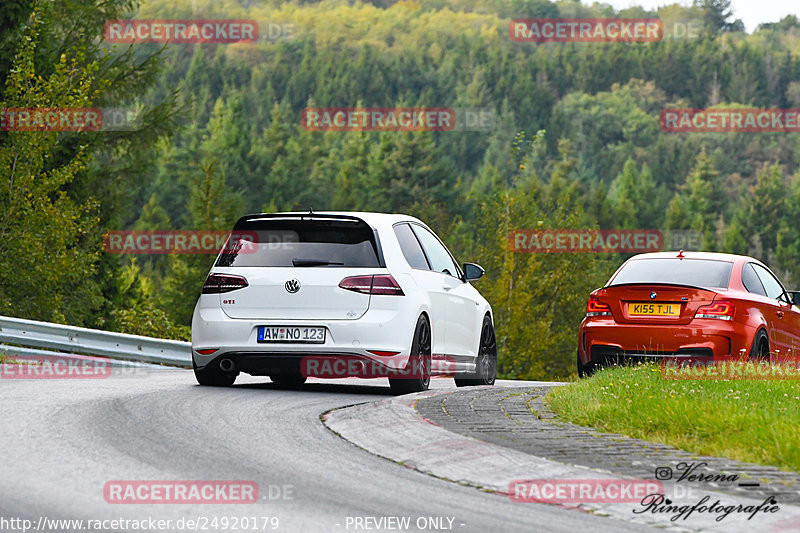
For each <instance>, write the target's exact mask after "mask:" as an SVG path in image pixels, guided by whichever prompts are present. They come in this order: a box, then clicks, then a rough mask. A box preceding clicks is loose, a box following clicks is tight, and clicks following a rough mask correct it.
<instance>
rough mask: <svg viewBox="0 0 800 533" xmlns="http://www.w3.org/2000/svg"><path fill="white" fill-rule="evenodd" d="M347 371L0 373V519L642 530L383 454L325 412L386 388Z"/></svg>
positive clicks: (12, 527) (297, 527) (291, 527)
mask: <svg viewBox="0 0 800 533" xmlns="http://www.w3.org/2000/svg"><path fill="white" fill-rule="evenodd" d="M349 383H352V384H341V382H336V383H332V382H325V381H318V382H315V383H310V384H307V385H305V386H304V387H302V388H300V389H298V390H281V389H277V388H275V386H274V385H272V384H271V383H269V381H268V380H267V379H266V378H263V379H255V378H251V377H249V376H240V378H239V381H238V382H237V385H236V386H235V387H233V388H231V389H215V388H207V387H199V386H197V385H196V384H195V381H194V376H193V375H192V373H191V372H190V371H180V370H156V371H152V370H141V369H140V370H138V371H136V373H135V374H132V375H131V374H129V375H123V376H116V375H115V376H111V377H109V378H106V379H81V380H76V379H72V380H65V379H26V380H19V379H0V406H2V416H0V450H1V452H2V455H1V456H0V530H2V531H22V526H23V525H26V524H25V523H23V522H20V521H17V522H13V521H11V520H12V519H26V520H30V521H31V524H29V526H30V527H31V528H32V529H31V530H35V529H34V528H36V527H37V526H38V527H39V528H40V529H39V530H40V531H42V530H44V531H77V530H82V531H136V530H152V531H159V530H161V531H285V532H306V531H308V532H345V531H456V532H481V533H482V532H488V531H492V532H500V531H508V532H520V531H537V532H538V531H547V532H559V531H564V532H569V533H575V532H576V531H592V532H604V531H608V532H611V531H613V532H617V531H642V530H643V527H642V526H639V525H629V524H627V523H624V522H619V521H615V520H612V519H609V518H604V517H599V516H594V515H591V514H587V513H583V512H578V511H573V510H568V509H562V508H558V507H554V506H548V505H540V504H519V503H514V502H512V501H511V500H510V499H508V498H507V497H503V496H499V495H495V494H490V493H485V492H481V491H479V490H477V489H474V488H470V487H464V486H460V485H458V484H455V483H451V482H448V481H443V480H440V479H436V478H433V477H429V476H426V475H424V474H420V473H418V472H415V471H413V470H410V469H407V468H404V467H403V466H400V465H397V464H395V463H392V462H390V461H388V460H385V459H381V458H379V457H376V456H373V455H371V454H369V453H367V452H365V451H363V450H361V449H359V448H357V447H356V446H354V445H352V444H350V443H348V442H347V441H344V440H342V439H341V438H340V437H338V436H337V435H335V434H333V433H332V432H330V431H329V430H327V429H326V428H325V427H324V426H323V425H322V423H321V422H320V420H319V416H320V414H321V413H323V412H324V411H326V410H328V409H331V408H334V407H339V406H344V405H352V404H356V403H361V402H369V401H375V400H378V399H381V398H383V397H386V396H387V395H388V394H389V388H388V384H387V383H386V382H385V380H375V381H358V380H354V381H350V382H349ZM360 384H368V385H360ZM434 386H435V387H436V388H440V387H445V388H451V387H454V385H453V383H452V380H434ZM118 480H123V481H141V480H246V481H254V482H255V483H257V485H258V488H259V494H260V500H259V501H258V502H256V503H249V504H208V503H197V504H186V503H181V504H164V503H161V504H138V503H137V504H120V503H108V502H107V501H106V499H105V497H104V487H105V486H106V484H107V482H113V481H118ZM390 517H398V518H399V519H400V520H402V519H403V518H405V519H407V520H408V521H409V522H408V523H409V526H408V527H407V528H406V527H405V526H404V524H403V523H402V521H395V520H396V519H394V518H390ZM245 518H247V523H245V520H244V519H245ZM115 519H123V520H128V521H129V522H127V523H125V522H118V523H115V522H111V521H112V520H115ZM149 519H153V520H154V521H155V520H159V519H160V520H171V521H172V522H171V523H170V524H166V523H162V524H158V523H157V522H148V520H149ZM181 519H183V522H182V523H181V522H180V520H181ZM226 519H227V520H226ZM3 520H5V521H6V522H3ZM40 520H41V522H40ZM53 520H83V521H84V522H83V523H82V524H77V523H73V524H71V525H70V524H67V523H61V524H58V523H53V522H52V521H53ZM88 520H92V521H96V520H106V521H107V522H105V523H100V524H98V523H96V522H92V523H90V522H87V521H88ZM188 520H196V521H197V523H195V524H194V526H195V527H189V526H190V525H191V524H188V522H187V521H188ZM132 521H136V522H132ZM138 521H144V522H138ZM265 525H266V526H267V527H264V526H265ZM97 526H101V527H100V529H98V528H97ZM162 526H165V527H163V528H162ZM166 526H169V527H166ZM234 526H235V527H234Z"/></svg>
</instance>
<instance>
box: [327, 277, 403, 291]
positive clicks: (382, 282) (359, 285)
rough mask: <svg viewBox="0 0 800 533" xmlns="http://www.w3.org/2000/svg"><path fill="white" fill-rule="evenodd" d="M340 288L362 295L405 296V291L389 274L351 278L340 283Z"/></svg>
mask: <svg viewBox="0 0 800 533" xmlns="http://www.w3.org/2000/svg"><path fill="white" fill-rule="evenodd" d="M339 287H340V288H342V289H344V290H346V291H353V292H360V293H361V294H387V295H394V296H405V293H404V292H403V289H401V288H400V285H398V284H397V281H395V279H394V278H393V277H392V276H390V275H389V274H379V275H375V276H350V277H347V278H344V279H343V280H342V281H340V282H339Z"/></svg>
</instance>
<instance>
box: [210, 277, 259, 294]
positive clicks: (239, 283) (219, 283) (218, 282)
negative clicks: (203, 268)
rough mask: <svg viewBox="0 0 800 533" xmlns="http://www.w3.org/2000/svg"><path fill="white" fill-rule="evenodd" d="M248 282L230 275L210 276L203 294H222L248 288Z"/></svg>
mask: <svg viewBox="0 0 800 533" xmlns="http://www.w3.org/2000/svg"><path fill="white" fill-rule="evenodd" d="M247 285H248V284H247V280H246V279H245V278H243V277H242V276H233V275H230V274H210V275H209V276H208V277H207V278H206V282H205V283H204V284H203V294H221V293H223V292H231V291H235V290H236V289H243V288H245V287H247Z"/></svg>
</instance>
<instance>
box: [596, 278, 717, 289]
mask: <svg viewBox="0 0 800 533" xmlns="http://www.w3.org/2000/svg"><path fill="white" fill-rule="evenodd" d="M637 285H638V286H641V287H653V286H656V285H667V286H668V287H686V288H687V289H700V290H701V291H712V292H716V291H727V290H728V287H700V286H698V285H689V284H688V283H668V282H665V281H652V282H647V283H644V282H639V283H609V284H608V285H606V286H605V287H603V288H604V289H610V288H612V287H635V286H637Z"/></svg>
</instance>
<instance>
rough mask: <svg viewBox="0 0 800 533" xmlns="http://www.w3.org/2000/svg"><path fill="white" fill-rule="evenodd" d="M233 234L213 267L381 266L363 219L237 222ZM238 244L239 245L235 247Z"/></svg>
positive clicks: (375, 245)
mask: <svg viewBox="0 0 800 533" xmlns="http://www.w3.org/2000/svg"><path fill="white" fill-rule="evenodd" d="M237 233H241V234H243V236H239V235H237ZM232 235H233V236H234V237H233V238H232V244H234V246H230V245H229V246H227V247H226V249H225V250H224V251H223V253H222V254H220V256H219V258H218V259H217V263H216V266H220V267H231V266H235V267H298V268H299V267H330V268H337V267H345V268H348V267H349V268H354V267H355V268H359V267H365V268H373V267H379V266H380V265H381V261H380V259H379V253H378V246H377V243H376V242H375V233H374V232H373V230H372V228H370V227H369V226H368V225H367V224H366V223H365V222H363V221H351V220H344V219H343V220H336V219H324V220H322V219H317V220H315V219H311V220H294V219H292V220H281V219H278V220H269V219H261V220H246V221H243V222H239V223H237V224H236V226H235V227H234V228H233V232H232ZM253 236H255V239H253ZM253 240H255V241H256V242H252V241H253ZM237 243H238V244H239V246H235V245H236V244H237ZM237 248H238V250H237ZM228 250H231V251H230V252H229V251H228Z"/></svg>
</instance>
